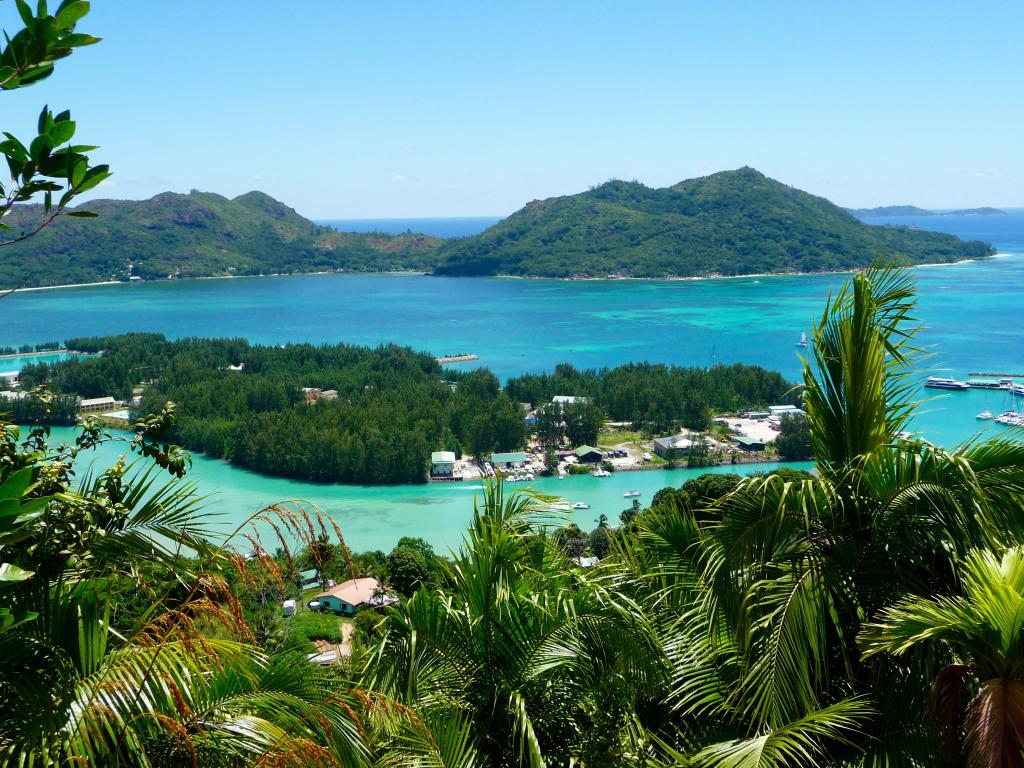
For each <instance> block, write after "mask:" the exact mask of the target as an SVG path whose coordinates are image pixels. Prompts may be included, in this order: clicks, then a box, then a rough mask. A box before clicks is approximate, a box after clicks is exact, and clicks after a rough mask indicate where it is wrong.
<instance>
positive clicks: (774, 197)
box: [434, 168, 992, 277]
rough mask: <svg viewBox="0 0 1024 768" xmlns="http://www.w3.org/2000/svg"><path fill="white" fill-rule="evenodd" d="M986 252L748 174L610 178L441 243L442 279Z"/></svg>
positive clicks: (688, 271)
mask: <svg viewBox="0 0 1024 768" xmlns="http://www.w3.org/2000/svg"><path fill="white" fill-rule="evenodd" d="M991 253H992V249H991V248H990V247H989V246H988V245H986V244H985V243H980V242H964V241H963V240H960V239H959V238H957V237H954V236H953V235H947V234H939V233H935V232H925V231H921V230H911V229H905V228H898V227H873V226H869V225H867V224H863V223H861V222H860V221H858V220H857V219H856V218H855V217H854V216H853V215H852V214H850V213H848V212H847V211H844V210H843V209H842V208H839V207H838V206H836V205H833V204H832V203H830V202H829V201H828V200H825V199H824V198H821V197H816V196H814V195H810V194H808V193H806V192H802V191H800V190H798V189H794V188H792V187H788V186H786V185H785V184H781V183H779V182H778V181H775V180H773V179H770V178H768V177H767V176H764V175H763V174H761V173H759V172H757V171H755V170H754V169H752V168H741V169H740V170H736V171H725V172H722V173H716V174H713V175H711V176H705V177H702V178H698V179H689V180H687V181H683V182H680V183H679V184H676V185H675V186H672V187H667V188H664V189H652V188H650V187H646V186H644V185H643V184H640V183H638V182H635V181H634V182H626V181H610V182H608V183H606V184H602V185H601V186H599V187H596V188H594V189H591V190H589V191H587V192H583V193H582V194H578V195H570V196H567V197H555V198H549V199H547V200H538V201H534V202H532V203H529V204H528V205H526V206H525V207H524V208H522V209H521V210H519V211H518V212H516V213H515V214H513V215H512V216H510V217H508V218H507V219H505V220H504V221H501V222H499V223H498V224H495V225H494V226H493V227H491V228H490V229H488V230H487V231H486V232H483V233H482V234H480V235H477V236H475V237H468V238H463V239H461V240H453V241H448V242H446V243H445V244H444V245H443V246H442V247H441V250H440V264H439V265H438V267H437V268H436V269H435V270H434V271H435V273H436V274H443V275H456V276H462V275H537V276H545V277H583V276H589V277H606V276H623V277H692V276H706V275H716V274H717V275H744V274H756V273H763V272H820V271H823V270H846V269H856V268H863V267H868V266H871V265H872V264H876V263H879V262H884V263H887V264H890V263H891V264H900V265H909V264H923V263H937V262H949V261H957V260H960V259H966V258H977V257H982V256H988V255H990V254H991Z"/></svg>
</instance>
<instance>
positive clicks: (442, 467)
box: [430, 451, 455, 477]
mask: <svg viewBox="0 0 1024 768" xmlns="http://www.w3.org/2000/svg"><path fill="white" fill-rule="evenodd" d="M430 476H431V477H454V476H455V453H454V451H434V452H433V453H432V454H430Z"/></svg>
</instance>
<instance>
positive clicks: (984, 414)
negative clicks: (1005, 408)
mask: <svg viewBox="0 0 1024 768" xmlns="http://www.w3.org/2000/svg"><path fill="white" fill-rule="evenodd" d="M974 418H976V419H978V420H979V421H988V420H989V419H991V418H992V414H991V412H989V411H982V412H981V413H979V414H978V415H977V416H975V417H974Z"/></svg>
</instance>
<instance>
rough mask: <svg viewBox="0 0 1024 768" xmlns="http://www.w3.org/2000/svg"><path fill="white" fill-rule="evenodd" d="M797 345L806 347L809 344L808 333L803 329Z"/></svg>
mask: <svg viewBox="0 0 1024 768" xmlns="http://www.w3.org/2000/svg"><path fill="white" fill-rule="evenodd" d="M796 345H797V346H798V347H806V346H807V334H806V333H803V332H802V331H801V333H800V341H798V342H797V343H796Z"/></svg>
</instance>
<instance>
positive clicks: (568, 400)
mask: <svg viewBox="0 0 1024 768" xmlns="http://www.w3.org/2000/svg"><path fill="white" fill-rule="evenodd" d="M589 402H590V398H589V397H577V396H575V395H555V396H554V397H552V398H551V404H552V405H576V404H577V403H579V404H582V403H589Z"/></svg>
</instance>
